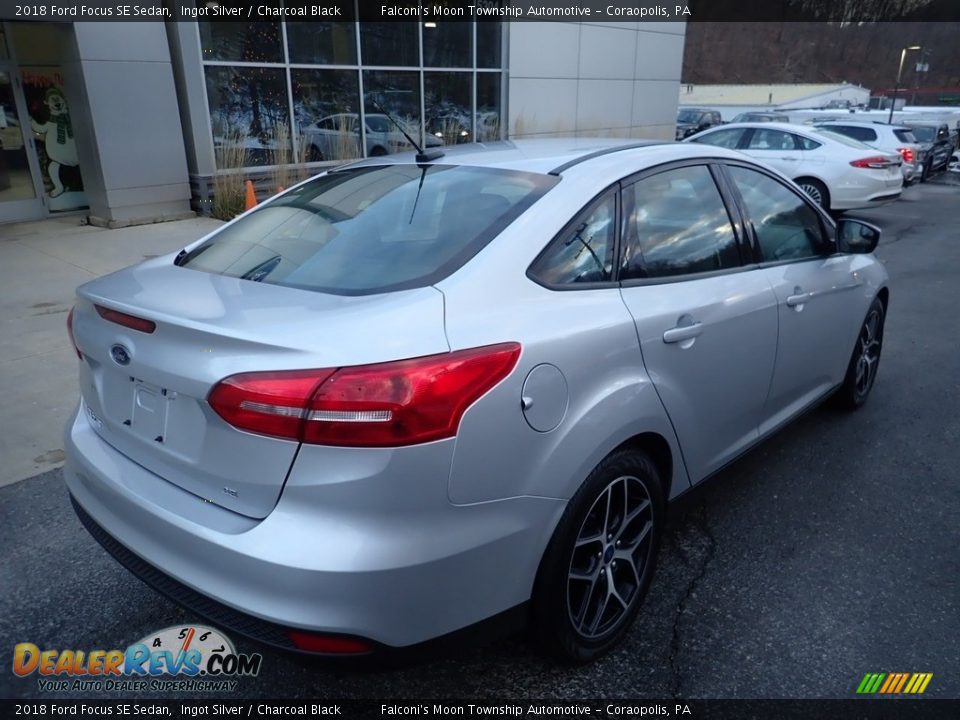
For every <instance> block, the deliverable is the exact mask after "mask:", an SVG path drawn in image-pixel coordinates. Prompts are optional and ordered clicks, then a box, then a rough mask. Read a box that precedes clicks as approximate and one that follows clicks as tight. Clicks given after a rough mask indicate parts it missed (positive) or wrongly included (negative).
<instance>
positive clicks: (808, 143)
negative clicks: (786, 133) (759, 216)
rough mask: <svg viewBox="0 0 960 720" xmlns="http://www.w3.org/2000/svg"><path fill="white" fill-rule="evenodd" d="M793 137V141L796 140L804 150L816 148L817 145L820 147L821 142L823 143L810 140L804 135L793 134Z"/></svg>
mask: <svg viewBox="0 0 960 720" xmlns="http://www.w3.org/2000/svg"><path fill="white" fill-rule="evenodd" d="M793 139H794V142H796V143H797V145H799V146H800V147H801V148H802V149H804V150H816V149H817V148H818V147H820V146H821V145H822V144H823V143H818V142H817V141H816V140H811V139H810V138H808V137H804V136H803V135H794V136H793Z"/></svg>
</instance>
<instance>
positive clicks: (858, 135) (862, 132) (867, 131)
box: [827, 125, 877, 142]
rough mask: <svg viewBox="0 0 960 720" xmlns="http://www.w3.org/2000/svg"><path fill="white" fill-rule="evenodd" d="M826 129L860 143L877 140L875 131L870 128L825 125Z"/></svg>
mask: <svg viewBox="0 0 960 720" xmlns="http://www.w3.org/2000/svg"><path fill="white" fill-rule="evenodd" d="M827 128H828V129H829V130H832V131H833V132H837V133H840V134H841V135H846V136H847V137H850V138H853V139H854V140H859V141H860V142H873V141H875V140H876V139H877V131H876V130H873V129H871V128H865V127H858V126H856V125H827Z"/></svg>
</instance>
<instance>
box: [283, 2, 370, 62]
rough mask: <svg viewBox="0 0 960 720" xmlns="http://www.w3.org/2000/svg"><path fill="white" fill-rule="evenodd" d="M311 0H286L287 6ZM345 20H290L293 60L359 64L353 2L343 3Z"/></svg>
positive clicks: (306, 4) (289, 41) (300, 5)
mask: <svg viewBox="0 0 960 720" xmlns="http://www.w3.org/2000/svg"><path fill="white" fill-rule="evenodd" d="M313 4H314V3H312V2H310V1H309V0H287V2H286V5H287V6H288V7H307V8H309V7H310V6H312V5H313ZM340 7H341V12H343V14H344V20H342V21H338V22H288V23H287V52H288V54H289V56H290V62H292V63H309V64H314V65H356V64H357V36H356V26H355V25H354V23H353V19H354V12H353V3H346V4H341V6H340ZM307 12H310V10H309V9H308V10H307Z"/></svg>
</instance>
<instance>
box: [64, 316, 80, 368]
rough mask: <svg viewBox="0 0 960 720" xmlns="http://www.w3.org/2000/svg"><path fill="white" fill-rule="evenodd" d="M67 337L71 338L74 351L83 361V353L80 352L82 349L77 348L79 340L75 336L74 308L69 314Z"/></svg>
mask: <svg viewBox="0 0 960 720" xmlns="http://www.w3.org/2000/svg"><path fill="white" fill-rule="evenodd" d="M67 335H69V336H70V344H71V345H73V351H74V352H75V353H76V354H77V357H78V358H80V359H81V360H83V353H82V352H80V348H79V347H77V338H76V336H75V335H74V334H73V308H70V312H68V313H67Z"/></svg>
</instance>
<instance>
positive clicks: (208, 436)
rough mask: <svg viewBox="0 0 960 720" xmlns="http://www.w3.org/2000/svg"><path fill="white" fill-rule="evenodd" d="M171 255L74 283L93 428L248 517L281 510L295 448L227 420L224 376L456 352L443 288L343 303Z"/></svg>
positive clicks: (76, 328) (144, 462) (165, 474)
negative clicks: (447, 329)
mask: <svg viewBox="0 0 960 720" xmlns="http://www.w3.org/2000/svg"><path fill="white" fill-rule="evenodd" d="M170 260H171V258H170V257H167V258H158V259H156V260H152V261H149V262H147V263H144V264H142V265H139V266H137V267H135V268H130V269H127V270H122V271H120V272H118V273H114V274H113V275H109V276H107V277H105V278H101V279H99V280H95V281H93V282H90V283H87V284H86V285H84V286H82V287H81V288H80V289H79V290H78V302H77V305H76V308H75V313H74V317H73V333H74V337H75V339H76V342H77V345H78V347H79V349H80V351H81V352H82V353H83V360H82V361H81V363H80V367H81V370H80V386H81V395H82V397H83V402H84V405H85V408H86V413H87V416H88V418H89V420H90V422H91V424H92V425H93V427H94V429H95V430H96V432H97V433H98V434H99V435H100V436H101V437H102V438H103V439H104V440H105V441H106V442H108V443H109V444H111V445H112V446H113V447H115V448H116V449H117V450H118V451H120V452H121V453H123V454H124V455H126V456H127V457H129V458H130V459H132V460H134V461H135V462H137V463H138V464H140V465H141V466H143V467H145V468H147V469H148V470H150V471H152V472H154V473H156V474H157V475H159V476H160V477H162V478H164V479H165V480H167V481H169V482H171V483H174V484H176V485H178V486H180V487H182V488H183V489H185V490H187V491H189V492H191V493H194V494H195V495H197V496H198V497H199V498H200V499H202V500H204V501H207V502H213V503H216V504H218V505H221V506H223V507H225V508H228V509H230V510H233V511H235V512H238V513H242V514H243V515H246V516H249V517H254V518H261V517H265V516H266V515H267V514H269V513H270V511H271V510H272V509H273V507H274V505H275V504H276V502H277V499H278V497H279V495H280V492H281V490H282V488H283V483H284V480H285V478H286V475H287V472H288V471H289V468H290V466H291V464H292V462H293V460H294V458H295V456H296V453H297V449H298V447H299V443H298V442H296V441H293V440H287V439H280V438H274V437H267V436H263V435H257V434H253V433H249V432H244V431H241V430H238V429H236V428H234V427H232V426H230V425H229V424H228V423H226V422H225V421H224V420H223V419H222V418H221V417H220V416H219V415H217V413H215V412H214V411H213V409H212V408H211V407H210V405H209V403H208V402H207V397H208V395H209V393H210V391H211V389H212V388H213V387H214V386H215V385H216V384H217V383H218V382H219V381H220V380H222V379H223V378H225V377H228V376H230V375H234V374H237V373H244V372H256V371H265V370H293V369H306V368H337V367H344V366H353V365H365V364H370V363H376V362H383V361H387V360H395V359H400V358H407V357H417V356H421V355H429V354H433V353H441V352H447V351H448V350H449V345H448V344H447V341H446V336H445V333H444V326H443V296H442V295H441V294H440V292H439V291H437V290H436V289H434V288H432V287H422V288H418V289H412V290H404V291H400V292H393V293H384V294H379V295H365V296H355V297H347V296H340V295H330V294H324V293H319V292H313V291H308V290H301V289H295V288H288V287H280V286H276V285H267V284H263V283H258V282H254V281H250V280H242V279H238V278H231V277H227V276H223V275H215V274H210V273H206V272H201V271H196V270H191V269H187V268H181V267H176V266H174V265H173V264H172V263H171V262H170ZM98 309H99V310H98ZM104 310H106V311H112V313H111V312H104ZM115 313H121V314H124V315H125V316H127V317H132V318H134V319H135V320H142V321H147V323H152V324H153V325H154V327H153V329H152V331H150V325H149V324H142V323H137V322H132V321H131V322H127V321H125V319H124V315H116V314H115ZM104 315H106V317H104ZM131 325H135V326H138V327H132V326H131Z"/></svg>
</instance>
